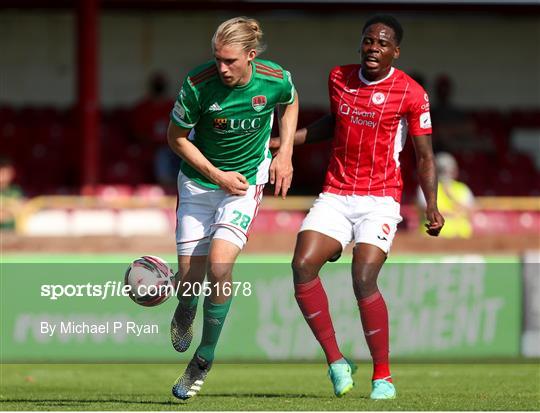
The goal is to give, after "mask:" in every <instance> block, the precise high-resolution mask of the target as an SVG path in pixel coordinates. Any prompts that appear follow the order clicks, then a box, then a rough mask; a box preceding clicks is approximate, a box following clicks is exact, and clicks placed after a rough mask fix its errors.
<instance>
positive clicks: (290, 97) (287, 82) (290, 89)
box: [279, 70, 295, 105]
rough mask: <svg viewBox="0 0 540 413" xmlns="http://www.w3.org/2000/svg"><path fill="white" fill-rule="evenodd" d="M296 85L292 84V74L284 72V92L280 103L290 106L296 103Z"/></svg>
mask: <svg viewBox="0 0 540 413" xmlns="http://www.w3.org/2000/svg"><path fill="white" fill-rule="evenodd" d="M294 91H295V89H294V84H293V82H292V76H291V73H290V72H289V71H288V70H284V71H283V92H282V93H281V98H280V99H279V103H280V104H282V105H290V104H291V103H293V102H294Z"/></svg>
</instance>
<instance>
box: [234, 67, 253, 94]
mask: <svg viewBox="0 0 540 413" xmlns="http://www.w3.org/2000/svg"><path fill="white" fill-rule="evenodd" d="M256 70H257V68H256V67H255V60H252V61H251V77H250V78H249V82H247V83H246V84H245V85H241V86H233V89H236V90H238V89H245V88H247V87H248V86H249V85H251V82H252V81H253V78H254V77H255V71H256Z"/></svg>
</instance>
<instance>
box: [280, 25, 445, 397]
mask: <svg viewBox="0 0 540 413" xmlns="http://www.w3.org/2000/svg"><path fill="white" fill-rule="evenodd" d="M402 37H403V29H402V27H401V25H400V23H399V22H398V21H397V20H396V19H395V18H394V17H392V16H387V15H381V16H374V17H372V18H371V19H369V20H368V21H367V22H366V24H365V25H364V27H363V29H362V41H361V46H360V53H361V63H360V64H351V65H345V66H337V67H335V68H334V69H333V70H332V71H331V73H330V76H329V80H328V87H329V98H330V108H331V113H330V114H329V115H327V116H325V117H323V118H322V119H320V120H319V121H317V122H315V123H314V124H312V125H310V126H308V127H307V128H304V129H300V130H298V131H297V132H296V135H295V144H302V143H309V142H316V141H320V140H324V139H329V138H333V146H332V154H331V158H330V164H329V166H328V171H327V173H326V179H325V183H324V187H323V192H322V193H321V194H320V195H319V197H318V199H317V200H316V201H315V203H314V205H313V207H312V208H311V209H310V212H309V214H308V215H307V216H306V218H305V220H304V222H303V224H302V227H301V229H300V232H299V234H298V238H297V242H296V248H295V251H294V258H293V263H292V267H293V273H294V286H295V297H296V300H297V302H298V305H299V307H300V309H301V311H302V313H303V315H304V317H305V319H306V321H307V323H308V324H309V326H310V328H311V330H312V331H313V334H314V335H315V338H316V339H317V340H318V341H319V343H320V344H321V347H322V349H323V350H324V353H325V355H326V359H327V362H328V364H329V371H328V374H329V377H330V379H331V381H332V384H333V386H334V392H335V394H336V395H337V396H342V395H344V394H345V393H347V392H348V391H349V390H350V389H351V388H352V387H353V385H354V382H353V379H352V374H353V373H354V371H355V369H356V367H355V366H354V364H353V363H352V362H351V361H349V360H347V359H345V358H344V356H343V355H342V353H341V351H340V350H339V347H338V344H337V342H336V337H335V333H334V327H333V324H332V320H331V317H330V313H329V311H328V299H327V296H326V292H325V290H324V288H323V286H322V284H321V281H320V279H319V276H318V273H319V270H320V269H321V267H322V266H323V265H324V264H325V263H326V262H327V261H333V260H335V259H337V258H338V257H339V255H340V254H341V252H342V250H343V249H344V248H345V247H346V246H347V245H348V244H349V243H350V242H351V241H354V243H355V246H354V249H353V264H352V278H353V288H354V293H355V296H356V299H357V301H358V307H359V311H360V318H361V320H362V327H363V330H364V336H365V339H366V341H367V344H368V347H369V349H370V353H371V356H372V359H373V375H372V388H371V395H370V397H371V398H372V399H375V400H384V399H393V398H395V396H396V390H395V387H394V385H393V383H392V377H391V374H390V367H389V361H388V354H389V332H388V310H387V308H386V303H385V301H384V299H383V296H382V295H381V293H380V291H379V289H378V286H377V277H378V274H379V271H380V269H381V267H382V265H383V263H384V262H385V260H386V257H387V255H388V252H389V250H390V246H391V244H392V240H393V238H394V235H395V233H396V230H397V225H398V223H399V222H400V221H401V216H400V205H399V202H400V198H401V189H402V180H401V172H400V165H399V152H400V151H401V149H402V148H403V145H404V143H405V138H406V137H407V134H409V135H410V136H411V137H412V140H413V143H414V148H415V152H416V160H417V168H418V176H419V180H420V184H421V187H422V190H423V192H424V196H425V198H426V201H427V206H426V218H427V221H428V224H426V227H427V232H428V234H430V235H432V236H437V235H438V234H439V232H440V230H441V228H442V227H443V225H444V219H443V217H442V216H441V214H440V213H439V211H438V209H437V175H436V170H435V164H434V160H433V150H432V145H431V120H430V114H429V99H428V96H427V94H426V92H425V91H424V90H423V89H422V87H421V86H420V85H419V84H418V83H416V82H415V81H414V80H413V79H412V78H411V77H409V76H407V75H406V74H405V73H404V72H402V71H401V70H399V69H397V68H395V67H393V62H394V60H395V59H397V58H398V57H399V54H400V43H401V40H402ZM271 146H273V147H274V148H276V147H278V146H279V142H278V141H276V140H274V141H273V142H272V143H271Z"/></svg>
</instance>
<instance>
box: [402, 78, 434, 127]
mask: <svg viewBox="0 0 540 413" xmlns="http://www.w3.org/2000/svg"><path fill="white" fill-rule="evenodd" d="M407 123H408V125H409V133H410V135H411V136H422V135H431V132H432V130H431V115H430V113H429V96H428V94H427V93H426V92H425V90H424V89H422V87H420V86H419V85H416V87H414V88H413V89H412V91H411V94H410V105H409V111H408V113H407Z"/></svg>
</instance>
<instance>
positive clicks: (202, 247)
mask: <svg viewBox="0 0 540 413" xmlns="http://www.w3.org/2000/svg"><path fill="white" fill-rule="evenodd" d="M263 189H264V185H250V186H249V188H248V191H247V194H246V195H244V196H237V195H229V194H228V193H226V192H225V191H223V190H221V189H209V188H205V187H203V186H201V185H199V184H197V183H195V182H194V181H192V180H191V179H189V178H188V177H187V176H185V175H184V174H183V173H182V172H180V173H179V174H178V195H179V199H178V208H177V210H176V251H177V253H178V255H189V256H192V255H207V254H208V249H209V247H210V241H211V240H212V239H213V238H219V239H224V240H226V241H229V242H232V243H233V244H235V245H237V246H238V247H239V248H240V249H242V248H243V247H244V245H245V244H246V242H247V239H248V233H249V229H250V227H251V225H252V224H253V220H254V219H255V216H256V215H257V212H258V210H259V205H260V203H261V199H262V193H263Z"/></svg>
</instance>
